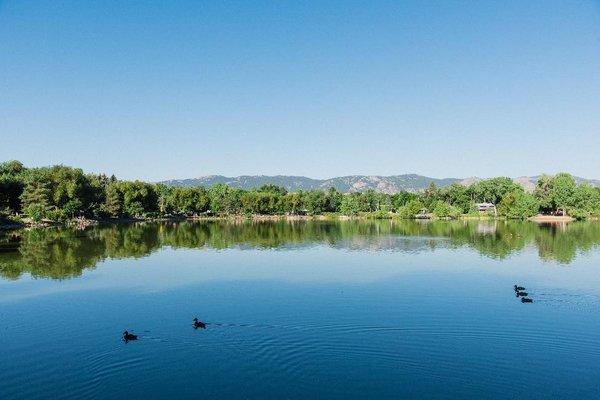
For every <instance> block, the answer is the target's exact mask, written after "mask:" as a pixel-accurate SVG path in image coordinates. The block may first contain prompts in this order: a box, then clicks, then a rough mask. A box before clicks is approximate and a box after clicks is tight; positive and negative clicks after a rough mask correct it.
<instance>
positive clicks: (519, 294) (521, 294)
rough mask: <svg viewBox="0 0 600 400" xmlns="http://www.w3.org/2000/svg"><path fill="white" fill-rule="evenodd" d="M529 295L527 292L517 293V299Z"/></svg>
mask: <svg viewBox="0 0 600 400" xmlns="http://www.w3.org/2000/svg"><path fill="white" fill-rule="evenodd" d="M528 294H529V293H527V292H517V297H527V295H528Z"/></svg>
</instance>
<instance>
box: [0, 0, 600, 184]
mask: <svg viewBox="0 0 600 400" xmlns="http://www.w3.org/2000/svg"><path fill="white" fill-rule="evenodd" d="M148 3H150V4H144V2H120V1H115V2H111V1H96V2H81V1H73V2H69V1H49V2H43V1H39V2H26V1H2V0H0V160H7V159H19V160H21V161H23V162H24V163H25V164H26V165H29V166H40V165H49V164H54V163H62V164H66V165H73V166H79V167H82V168H83V169H84V170H85V171H90V172H107V173H114V174H116V175H117V176H119V177H121V178H127V179H136V178H139V179H146V180H160V179H167V178H186V177H195V176H200V175H208V174H224V175H240V174H267V175H270V174H289V175H306V176H310V177H316V178H324V177H332V176H339V175H350V174H378V175H393V174H402V173H411V172H414V173H420V174H425V175H429V176H434V177H465V176H472V175H478V176H483V177H487V176H497V175H508V176H519V175H533V174H538V173H541V172H547V173H553V172H557V171H568V172H572V173H574V174H576V175H580V176H584V177H590V178H600V156H599V153H600V3H599V2H597V1H564V2H554V1H539V2H536V1H531V2H523V1H515V2H485V1H479V2H466V1H465V2H462V1H439V2H422V1H416V2H412V3H411V2H402V1H386V2H379V1H374V2H363V1H361V2H353V1H344V2H327V1H315V2H306V1H294V2H292V1H289V2H287V1H278V2H260V1H251V2H250V1H239V2H200V1H190V2H185V1H177V2H171V1H164V2H159V1H155V2H148Z"/></svg>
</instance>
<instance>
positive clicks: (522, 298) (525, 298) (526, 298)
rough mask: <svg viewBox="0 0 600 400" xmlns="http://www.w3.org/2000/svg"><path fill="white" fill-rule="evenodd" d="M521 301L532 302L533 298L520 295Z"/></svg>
mask: <svg viewBox="0 0 600 400" xmlns="http://www.w3.org/2000/svg"><path fill="white" fill-rule="evenodd" d="M521 303H533V300H531V299H530V298H528V297H521Z"/></svg>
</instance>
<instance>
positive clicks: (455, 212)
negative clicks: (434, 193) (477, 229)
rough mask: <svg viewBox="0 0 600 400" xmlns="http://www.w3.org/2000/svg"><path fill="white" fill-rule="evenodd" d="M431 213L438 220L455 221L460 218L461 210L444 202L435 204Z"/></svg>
mask: <svg viewBox="0 0 600 400" xmlns="http://www.w3.org/2000/svg"><path fill="white" fill-rule="evenodd" d="M431 213H432V214H433V216H434V217H436V218H451V219H455V218H458V217H460V215H461V210H460V209H458V208H457V207H454V206H453V205H451V204H449V203H446V202H444V201H438V202H437V203H435V205H434V207H433V210H432V212H431Z"/></svg>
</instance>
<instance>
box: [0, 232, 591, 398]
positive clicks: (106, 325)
mask: <svg viewBox="0 0 600 400" xmlns="http://www.w3.org/2000/svg"><path fill="white" fill-rule="evenodd" d="M599 245H600V224H594V223H574V224H568V225H554V226H552V225H547V226H540V225H535V224H533V223H512V222H511V223H501V222H478V221H474V222H429V223H417V222H412V221H410V222H409V221H404V222H397V221H346V222H327V221H312V222H295V223H287V222H261V223H256V222H255V223H252V222H239V223H227V222H199V223H162V224H154V223H145V224H132V225H112V226H104V227H96V228H92V229H87V230H84V231H76V230H68V229H52V230H27V231H16V232H11V233H8V234H6V233H5V234H3V235H2V236H0V398H1V399H25V398H26V399H38V398H39V399H42V398H53V399H55V398H56V399H62V398H65V399H81V398H101V399H105V398H106V399H120V398H125V397H130V398H144V397H146V398H199V397H202V398H223V399H238V398H239V399H247V398H250V399H268V398H273V399H285V398H290V399H297V398H344V399H352V398H357V399H359V398H360V399H364V398H393V399H401V398H428V399H436V398H439V399H452V398H456V399H463V398H486V399H514V398H521V397H526V398H528V399H548V398H579V399H596V398H599V397H600V384H599V382H600V372H599V371H598V366H599V365H600V329H599V328H600V312H599V311H600V267H599V265H600V247H599ZM515 283H518V284H520V285H523V286H525V287H527V291H528V292H529V295H530V297H531V298H533V299H534V303H533V304H522V303H521V302H520V301H519V300H518V299H517V298H516V297H515V295H514V292H513V291H512V285H514V284H515ZM194 316H197V317H199V318H200V319H202V320H204V321H206V322H207V323H208V327H207V329H205V330H194V329H193V328H192V327H191V320H192V318H193V317H194ZM124 329H129V330H133V331H134V332H136V333H138V334H139V335H140V339H139V340H138V341H136V342H129V343H124V342H123V341H121V340H120V334H121V332H122V331H123V330H124Z"/></svg>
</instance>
